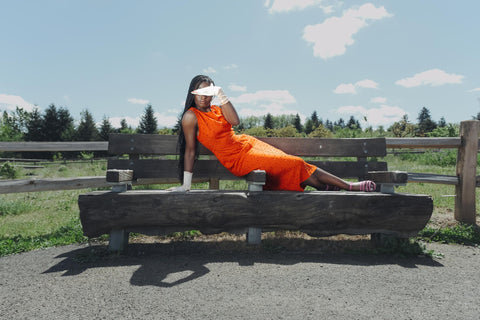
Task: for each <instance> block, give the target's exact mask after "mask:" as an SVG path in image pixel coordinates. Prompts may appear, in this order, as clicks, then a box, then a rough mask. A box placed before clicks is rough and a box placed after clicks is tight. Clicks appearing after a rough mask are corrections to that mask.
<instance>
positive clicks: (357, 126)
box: [347, 116, 361, 129]
mask: <svg viewBox="0 0 480 320" xmlns="http://www.w3.org/2000/svg"><path fill="white" fill-rule="evenodd" d="M347 128H349V129H361V128H360V123H359V122H358V120H355V117H354V116H350V119H349V120H348V122H347Z"/></svg>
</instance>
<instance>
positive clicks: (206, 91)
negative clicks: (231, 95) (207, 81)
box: [192, 84, 228, 106]
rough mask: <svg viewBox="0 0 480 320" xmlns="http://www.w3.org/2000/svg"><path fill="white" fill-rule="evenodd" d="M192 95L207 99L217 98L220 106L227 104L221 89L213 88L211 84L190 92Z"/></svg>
mask: <svg viewBox="0 0 480 320" xmlns="http://www.w3.org/2000/svg"><path fill="white" fill-rule="evenodd" d="M192 94H198V95H201V96H209V97H212V96H217V97H218V100H219V101H220V105H221V106H222V105H224V104H226V103H228V98H227V96H226V95H225V93H224V92H223V90H222V87H217V86H214V85H213V84H211V85H210V86H208V87H205V88H202V89H197V90H195V91H192Z"/></svg>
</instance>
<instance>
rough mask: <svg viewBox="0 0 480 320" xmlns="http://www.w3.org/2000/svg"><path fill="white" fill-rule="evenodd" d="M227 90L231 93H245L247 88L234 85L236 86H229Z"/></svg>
mask: <svg viewBox="0 0 480 320" xmlns="http://www.w3.org/2000/svg"><path fill="white" fill-rule="evenodd" d="M228 89H230V90H231V91H240V92H245V91H247V87H245V86H239V85H236V84H231V85H229V86H228Z"/></svg>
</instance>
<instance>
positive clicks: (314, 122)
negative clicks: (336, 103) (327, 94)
mask: <svg viewBox="0 0 480 320" xmlns="http://www.w3.org/2000/svg"><path fill="white" fill-rule="evenodd" d="M311 119H312V126H313V129H314V130H315V129H316V128H317V127H318V125H319V124H320V121H319V120H318V115H317V111H313V113H312V118H311Z"/></svg>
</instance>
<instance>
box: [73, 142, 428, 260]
mask: <svg viewBox="0 0 480 320" xmlns="http://www.w3.org/2000/svg"><path fill="white" fill-rule="evenodd" d="M261 140H263V141H265V142H267V143H269V144H271V145H273V146H275V147H277V148H279V149H281V150H283V151H285V152H287V153H289V154H294V155H298V156H302V157H307V158H306V159H307V161H308V162H309V163H312V164H314V165H316V166H318V167H320V168H322V169H324V170H327V171H329V172H331V173H333V174H335V175H337V176H340V177H342V178H346V179H351V178H354V179H359V180H364V179H369V180H373V181H375V182H376V183H377V191H376V192H369V193H367V192H349V191H305V192H292V191H262V186H263V185H264V183H265V177H266V174H265V172H264V171H260V170H256V171H254V172H251V173H250V174H248V175H247V176H245V177H236V176H234V175H232V174H231V173H230V172H229V171H228V170H226V169H225V168H224V167H223V166H222V165H221V164H220V163H219V162H218V161H217V160H216V159H215V157H214V156H213V155H212V154H211V153H210V151H209V150H207V149H206V148H204V147H203V146H202V145H199V154H200V157H199V160H197V161H196V163H195V167H194V175H193V182H194V183H195V182H205V181H208V182H209V188H210V189H209V190H192V191H190V192H187V193H180V192H169V191H165V190H131V189H132V187H131V186H132V185H133V186H135V185H139V184H159V183H179V180H178V178H177V166H178V160H176V157H173V156H172V155H175V154H176V145H177V136H168V135H141V134H113V135H111V136H110V139H109V144H108V149H109V153H110V154H111V155H115V157H112V158H110V159H109V160H108V168H107V176H106V178H107V181H108V182H110V183H111V185H112V190H111V191H95V192H89V193H86V194H82V195H80V196H79V199H78V204H79V208H80V220H81V223H82V226H83V232H84V234H85V236H87V237H97V236H100V235H102V234H110V243H109V248H110V250H115V251H117V250H123V249H124V248H125V246H126V245H127V243H128V234H129V232H138V233H143V234H169V233H172V232H178V231H187V230H200V231H201V232H202V233H204V234H213V233H220V232H232V233H238V232H245V233H246V235H247V241H248V242H249V243H252V244H255V243H260V241H261V232H262V231H272V230H299V231H302V232H305V233H307V234H309V235H312V236H330V235H335V234H373V235H374V236H373V237H372V239H379V237H380V236H379V235H392V236H396V237H402V238H406V237H410V236H414V235H416V234H417V233H418V231H420V230H421V229H423V228H424V227H425V225H426V224H427V222H428V221H429V219H430V217H431V214H432V211H433V201H432V198H431V197H430V196H428V195H417V194H399V193H395V186H396V185H404V184H406V182H407V179H408V176H407V174H406V173H405V172H389V171H387V163H386V162H384V161H378V160H377V158H379V157H384V156H385V155H386V145H385V139H383V138H369V139H323V138H261ZM126 156H128V158H126ZM332 158H333V159H332ZM238 179H245V180H246V181H247V185H248V189H247V190H219V181H220V180H238Z"/></svg>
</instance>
